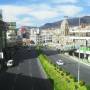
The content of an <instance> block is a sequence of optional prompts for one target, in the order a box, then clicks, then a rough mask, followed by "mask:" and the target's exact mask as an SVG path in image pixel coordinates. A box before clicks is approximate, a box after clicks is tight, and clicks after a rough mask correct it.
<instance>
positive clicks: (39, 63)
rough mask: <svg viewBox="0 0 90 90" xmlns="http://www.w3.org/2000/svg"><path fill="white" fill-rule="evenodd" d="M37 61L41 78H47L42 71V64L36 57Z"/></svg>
mask: <svg viewBox="0 0 90 90" xmlns="http://www.w3.org/2000/svg"><path fill="white" fill-rule="evenodd" d="M37 62H38V65H39V66H40V71H41V75H42V76H43V78H45V79H47V74H46V72H45V71H44V69H43V66H42V64H41V62H40V60H39V59H38V58H37Z"/></svg>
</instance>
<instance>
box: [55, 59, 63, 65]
mask: <svg viewBox="0 0 90 90" xmlns="http://www.w3.org/2000/svg"><path fill="white" fill-rule="evenodd" d="M56 64H58V65H64V62H63V61H62V60H58V61H56Z"/></svg>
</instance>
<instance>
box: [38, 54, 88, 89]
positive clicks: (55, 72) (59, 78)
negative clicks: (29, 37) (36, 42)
mask: <svg viewBox="0 0 90 90" xmlns="http://www.w3.org/2000/svg"><path fill="white" fill-rule="evenodd" d="M39 60H40V62H41V64H42V66H43V68H44V70H45V71H46V73H47V75H48V78H50V79H53V81H54V88H55V90H74V89H75V88H78V89H77V90H87V89H86V87H85V86H83V87H82V85H84V84H81V85H78V83H77V82H74V78H73V76H72V75H70V73H68V72H65V71H63V69H61V68H58V67H57V66H56V65H53V64H52V63H50V62H49V59H48V57H47V56H46V55H43V54H40V55H39ZM76 83H77V86H78V87H77V86H76Z"/></svg>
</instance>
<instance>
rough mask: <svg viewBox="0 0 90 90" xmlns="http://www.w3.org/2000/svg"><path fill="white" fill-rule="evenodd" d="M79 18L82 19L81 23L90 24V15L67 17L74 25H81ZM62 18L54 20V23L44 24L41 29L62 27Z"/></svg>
mask: <svg viewBox="0 0 90 90" xmlns="http://www.w3.org/2000/svg"><path fill="white" fill-rule="evenodd" d="M79 19H80V24H81V23H84V24H90V16H83V17H80V18H79V17H75V18H70V19H67V20H68V22H69V25H70V26H71V27H72V26H78V25H79ZM61 22H62V20H60V21H57V22H53V23H46V24H44V25H43V26H41V27H40V29H47V28H56V27H60V25H61Z"/></svg>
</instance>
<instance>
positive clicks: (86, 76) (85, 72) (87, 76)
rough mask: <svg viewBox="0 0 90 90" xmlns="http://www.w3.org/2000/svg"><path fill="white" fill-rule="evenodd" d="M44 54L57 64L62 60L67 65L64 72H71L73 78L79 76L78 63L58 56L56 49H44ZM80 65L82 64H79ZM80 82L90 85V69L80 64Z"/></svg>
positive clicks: (64, 66) (63, 56)
mask: <svg viewBox="0 0 90 90" xmlns="http://www.w3.org/2000/svg"><path fill="white" fill-rule="evenodd" d="M43 51H44V53H45V54H46V55H47V56H48V57H49V58H50V60H51V61H52V62H53V63H54V64H56V61H58V60H59V59H62V60H63V62H64V63H65V65H62V66H60V67H62V68H63V69H64V70H66V71H68V72H70V73H71V74H72V75H73V76H75V77H77V76H78V62H76V61H74V60H73V59H71V58H70V57H68V56H65V55H63V54H61V55H60V54H58V52H57V51H56V50H54V49H48V48H47V49H43ZM79 64H80V63H79ZM80 80H83V81H85V82H86V83H87V84H90V67H89V66H86V65H84V64H80Z"/></svg>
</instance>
